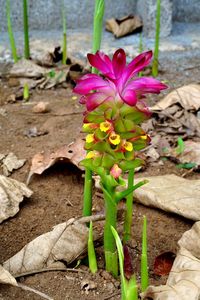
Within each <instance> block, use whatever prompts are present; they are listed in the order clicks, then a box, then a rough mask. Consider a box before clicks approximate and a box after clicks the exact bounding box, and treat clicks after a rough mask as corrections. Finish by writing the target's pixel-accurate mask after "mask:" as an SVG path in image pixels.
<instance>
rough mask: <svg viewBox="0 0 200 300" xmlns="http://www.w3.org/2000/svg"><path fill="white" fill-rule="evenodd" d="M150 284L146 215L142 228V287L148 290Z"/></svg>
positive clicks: (143, 289)
mask: <svg viewBox="0 0 200 300" xmlns="http://www.w3.org/2000/svg"><path fill="white" fill-rule="evenodd" d="M148 285H149V276H148V259H147V219H146V216H144V220H143V230H142V255H141V289H142V292H144V291H145V290H146V288H147V287H148Z"/></svg>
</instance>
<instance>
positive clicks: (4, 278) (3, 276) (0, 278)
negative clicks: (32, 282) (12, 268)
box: [0, 265, 18, 286]
mask: <svg viewBox="0 0 200 300" xmlns="http://www.w3.org/2000/svg"><path fill="white" fill-rule="evenodd" d="M0 283H4V284H10V285H13V286H18V284H17V281H16V279H15V278H14V277H13V276H12V275H11V274H10V273H9V272H8V271H7V270H5V269H4V268H3V267H2V265H0Z"/></svg>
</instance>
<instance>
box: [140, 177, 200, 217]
mask: <svg viewBox="0 0 200 300" xmlns="http://www.w3.org/2000/svg"><path fill="white" fill-rule="evenodd" d="M144 179H147V180H148V181H149V182H148V183H147V184H145V185H143V186H142V187H140V188H139V189H137V190H136V191H134V195H135V197H136V200H137V201H138V202H140V203H142V204H144V205H147V206H153V207H157V208H159V209H162V210H164V211H168V212H172V213H176V214H178V215H181V216H184V217H185V218H188V219H191V220H194V221H198V220H200V201H199V199H200V180H188V179H185V178H182V177H179V176H176V175H174V174H168V175H163V176H152V177H145V178H137V179H135V183H137V182H138V181H140V180H144Z"/></svg>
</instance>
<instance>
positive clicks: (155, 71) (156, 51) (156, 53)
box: [152, 0, 161, 77]
mask: <svg viewBox="0 0 200 300" xmlns="http://www.w3.org/2000/svg"><path fill="white" fill-rule="evenodd" d="M156 5H157V9H156V36H155V46H154V58H153V64H152V75H153V76H154V77H156V76H158V57H159V44H160V11H161V8H160V0H157V4H156Z"/></svg>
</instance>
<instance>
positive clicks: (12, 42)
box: [6, 0, 18, 63]
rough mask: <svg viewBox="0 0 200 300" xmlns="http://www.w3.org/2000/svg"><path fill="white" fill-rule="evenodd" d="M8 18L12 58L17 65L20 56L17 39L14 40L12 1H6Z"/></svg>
mask: <svg viewBox="0 0 200 300" xmlns="http://www.w3.org/2000/svg"><path fill="white" fill-rule="evenodd" d="M6 16H7V24H8V35H9V39H10V46H11V51H12V57H13V60H14V62H15V63H16V62H17V61H18V56H17V49H16V45H15V39H14V34H13V30H12V23H11V17H10V0H6Z"/></svg>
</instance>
